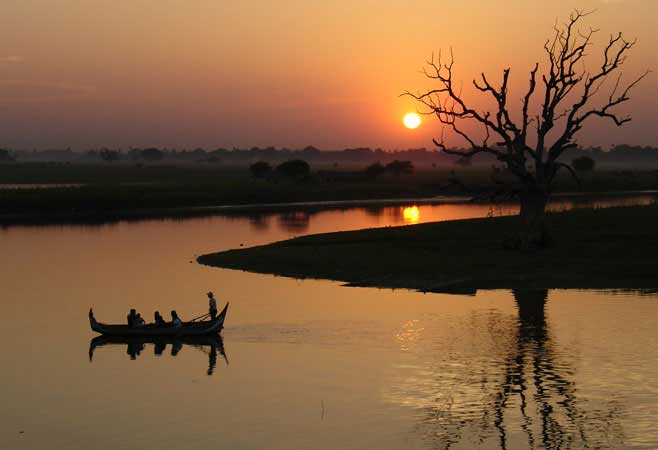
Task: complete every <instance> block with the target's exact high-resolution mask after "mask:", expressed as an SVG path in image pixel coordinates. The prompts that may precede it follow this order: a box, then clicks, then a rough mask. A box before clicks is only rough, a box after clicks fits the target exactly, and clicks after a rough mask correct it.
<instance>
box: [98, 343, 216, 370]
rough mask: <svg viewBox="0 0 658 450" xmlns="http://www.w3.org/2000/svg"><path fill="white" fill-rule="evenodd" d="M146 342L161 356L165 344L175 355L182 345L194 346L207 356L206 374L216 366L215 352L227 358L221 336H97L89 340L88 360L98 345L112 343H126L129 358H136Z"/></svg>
mask: <svg viewBox="0 0 658 450" xmlns="http://www.w3.org/2000/svg"><path fill="white" fill-rule="evenodd" d="M146 344H153V354H154V355H155V356H162V354H163V353H164V351H165V349H166V348H167V345H171V356H176V355H178V353H179V352H180V351H181V350H182V349H183V347H184V346H188V347H191V348H194V349H196V350H199V351H201V352H202V353H205V354H206V355H207V356H208V370H207V372H206V373H207V374H208V375H212V374H213V373H214V372H215V368H216V367H217V353H219V354H220V355H222V357H223V358H224V361H226V364H228V358H227V357H226V352H225V350H224V342H223V341H222V338H221V336H198V337H194V336H190V337H185V338H179V339H174V338H164V337H163V338H159V337H110V336H97V337H95V338H93V339H92V340H91V341H90V342H89V361H90V362H91V361H93V358H94V352H95V350H96V348H98V347H105V346H112V345H126V353H127V354H128V356H130V359H131V360H136V359H137V357H138V356H140V354H141V353H142V351H144V348H145V346H146Z"/></svg>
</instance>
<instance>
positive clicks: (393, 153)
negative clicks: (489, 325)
mask: <svg viewBox="0 0 658 450" xmlns="http://www.w3.org/2000/svg"><path fill="white" fill-rule="evenodd" d="M581 156H589V157H591V158H592V159H594V160H595V161H596V165H597V167H605V166H617V167H620V166H628V167H630V166H637V165H641V166H642V167H647V168H649V167H650V168H656V167H658V148H654V147H640V146H629V145H617V146H614V147H612V148H610V149H609V150H604V149H602V148H601V147H591V148H578V149H573V150H570V151H568V152H566V154H565V155H564V156H563V160H564V161H572V160H573V159H575V158H578V157H581ZM297 159H301V160H304V161H307V162H309V163H310V164H315V165H327V166H341V165H344V166H355V165H367V164H372V163H376V162H380V163H383V164H387V163H390V162H392V161H396V160H404V161H411V162H412V163H413V164H414V165H416V166H419V167H421V166H446V165H453V164H458V165H487V166H490V165H492V164H495V163H496V161H495V159H494V158H493V157H491V156H490V155H486V154H483V155H478V156H476V157H474V158H472V160H467V159H463V158H461V159H460V158H459V157H455V156H451V155H448V154H445V153H442V152H440V151H438V150H428V149H426V148H412V149H407V150H382V149H380V148H377V149H371V148H367V147H363V148H347V149H343V150H320V149H318V148H315V147H310V146H309V147H306V148H303V149H297V150H293V149H287V148H278V149H277V148H275V147H267V148H259V147H253V148H250V149H240V148H234V149H231V150H229V149H223V148H218V149H215V150H206V149H202V148H197V149H194V150H186V149H182V150H179V149H169V148H130V149H128V150H123V149H111V148H100V149H92V150H88V151H84V152H77V151H73V150H71V149H52V150H42V151H36V150H34V151H30V150H11V149H1V148H0V162H11V161H16V162H37V161H39V162H47V161H52V162H71V163H74V162H78V163H93V162H102V161H105V162H107V163H114V162H122V161H123V162H132V163H137V164H139V163H154V162H159V161H167V162H170V163H175V162H188V163H197V164H225V165H241V166H245V165H250V164H252V163H254V162H257V161H266V162H269V163H272V164H278V163H281V162H284V161H289V160H297Z"/></svg>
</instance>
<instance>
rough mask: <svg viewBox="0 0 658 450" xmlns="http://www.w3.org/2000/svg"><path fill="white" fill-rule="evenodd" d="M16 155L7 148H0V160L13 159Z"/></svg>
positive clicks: (9, 160) (8, 160) (7, 160)
mask: <svg viewBox="0 0 658 450" xmlns="http://www.w3.org/2000/svg"><path fill="white" fill-rule="evenodd" d="M15 160H16V157H15V156H14V155H13V154H12V153H11V152H10V151H9V150H7V149H5V148H0V162H11V161H15Z"/></svg>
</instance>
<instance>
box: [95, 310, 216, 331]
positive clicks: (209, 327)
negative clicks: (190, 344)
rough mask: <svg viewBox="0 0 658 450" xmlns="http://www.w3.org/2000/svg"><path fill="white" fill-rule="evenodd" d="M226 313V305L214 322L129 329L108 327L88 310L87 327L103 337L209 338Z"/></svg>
mask: <svg viewBox="0 0 658 450" xmlns="http://www.w3.org/2000/svg"><path fill="white" fill-rule="evenodd" d="M227 311H228V303H226V306H224V309H222V311H221V312H220V313H219V315H218V316H217V317H216V318H215V319H214V320H204V321H198V322H183V326H181V327H174V326H172V325H164V326H163V325H155V324H148V325H142V326H140V327H129V326H128V325H108V324H104V323H101V322H98V321H97V320H96V318H95V317H94V311H93V310H91V309H90V310H89V325H90V326H91V329H92V330H93V331H95V332H96V333H100V334H102V335H105V336H122V337H130V336H166V337H175V338H180V337H184V336H209V335H213V334H217V333H219V332H220V331H222V329H223V328H224V320H226V313H227Z"/></svg>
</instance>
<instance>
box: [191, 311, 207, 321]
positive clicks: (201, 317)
mask: <svg viewBox="0 0 658 450" xmlns="http://www.w3.org/2000/svg"><path fill="white" fill-rule="evenodd" d="M208 316H210V314H209V313H205V314H204V315H202V316H199V317H195V318H194V319H192V320H190V322H196V321H197V320H199V319H204V318H206V317H208Z"/></svg>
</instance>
